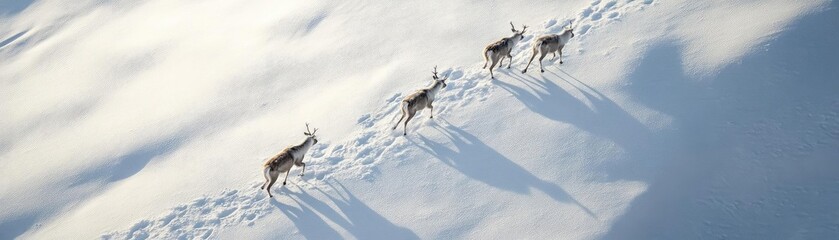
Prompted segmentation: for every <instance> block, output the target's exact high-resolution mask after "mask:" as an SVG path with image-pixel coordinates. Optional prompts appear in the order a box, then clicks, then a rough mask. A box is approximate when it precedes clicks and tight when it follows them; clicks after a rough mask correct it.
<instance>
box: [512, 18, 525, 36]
mask: <svg viewBox="0 0 839 240" xmlns="http://www.w3.org/2000/svg"><path fill="white" fill-rule="evenodd" d="M510 27H512V28H511V29H510V30H511V31H513V37H519V40H522V39H524V31H527V25H521V31H519V30H516V26H515V25H513V22H512V21H511V22H510Z"/></svg>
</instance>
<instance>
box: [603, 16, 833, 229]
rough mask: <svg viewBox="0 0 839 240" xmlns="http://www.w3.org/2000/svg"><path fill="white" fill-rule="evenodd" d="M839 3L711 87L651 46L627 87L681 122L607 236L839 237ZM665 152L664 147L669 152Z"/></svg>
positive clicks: (671, 46)
mask: <svg viewBox="0 0 839 240" xmlns="http://www.w3.org/2000/svg"><path fill="white" fill-rule="evenodd" d="M837 5H839V3H837V2H835V1H834V2H833V3H832V6H831V7H830V9H829V10H827V11H825V12H821V13H819V14H815V15H813V16H806V17H804V18H803V19H802V20H800V21H799V22H797V23H796V24H794V25H793V27H792V28H791V30H789V31H786V32H784V33H783V34H782V35H781V36H779V37H778V38H776V39H774V40H772V41H770V42H769V44H768V45H767V46H771V47H769V48H768V50H767V51H765V52H763V51H761V52H755V53H752V54H751V55H748V56H746V57H745V58H744V59H743V60H742V62H740V63H736V64H731V65H729V66H727V67H726V68H725V69H723V70H722V71H721V72H719V73H718V74H717V75H716V76H714V77H713V79H695V78H694V77H692V76H690V75H686V74H684V73H683V71H682V67H681V66H682V64H681V63H680V62H681V50H680V48H679V46H678V43H675V42H674V43H664V44H662V45H660V46H655V47H653V48H651V49H650V50H649V51H648V52H647V53H646V54H645V57H644V58H643V59H642V61H641V63H640V65H639V66H638V67H637V68H636V69H635V71H634V73H633V74H631V75H630V76H629V81H630V82H631V83H632V85H630V87H629V89H628V91H629V92H630V93H631V94H630V95H631V96H633V97H634V98H635V101H637V102H640V103H642V104H644V105H646V106H648V107H650V108H653V109H656V110H658V111H660V112H663V113H665V114H667V115H670V116H672V117H673V122H674V124H675V125H676V128H675V130H674V131H675V134H671V135H669V136H666V139H665V140H666V141H662V142H669V145H667V146H668V147H669V148H673V149H678V152H679V153H680V154H674V153H672V152H671V153H662V151H663V150H656V151H657V152H654V154H657V155H659V156H658V157H657V158H652V159H638V158H633V159H632V162H633V164H649V163H645V162H648V161H654V162H656V166H657V167H656V168H652V169H650V170H651V171H652V172H655V174H654V175H653V176H649V177H647V178H646V179H643V181H644V182H647V183H648V184H649V186H648V188H647V190H646V191H645V192H644V193H643V194H642V195H640V196H638V197H637V198H636V199H634V200H633V202H632V205H631V206H630V207H629V208H628V209H627V212H626V213H625V214H624V215H623V216H621V217H619V218H618V219H617V220H616V221H615V223H614V224H613V226H612V228H611V229H610V231H609V232H608V233H607V234H606V235H605V236H604V239H680V238H694V239H695V238H713V239H741V238H742V239H828V238H834V237H835V236H837V234H839V227H837V225H836V221H837V219H839V208H837V207H836V203H835V200H836V199H839V172H837V169H839V161H837V160H836V157H837V156H839V148H837V146H839V94H837V90H839V81H837V79H839V68H837V67H836V64H837V60H836V59H837V58H836V56H839V48H837V47H836V43H837V42H839V32H837V31H826V30H825V29H824V27H825V26H837V25H839V11H837V9H838V8H839V6H837ZM662 148H663V147H662Z"/></svg>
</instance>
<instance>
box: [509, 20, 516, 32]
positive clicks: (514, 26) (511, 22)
mask: <svg viewBox="0 0 839 240" xmlns="http://www.w3.org/2000/svg"><path fill="white" fill-rule="evenodd" d="M510 27H512V30H513V32H515V31H516V25H513V21H510Z"/></svg>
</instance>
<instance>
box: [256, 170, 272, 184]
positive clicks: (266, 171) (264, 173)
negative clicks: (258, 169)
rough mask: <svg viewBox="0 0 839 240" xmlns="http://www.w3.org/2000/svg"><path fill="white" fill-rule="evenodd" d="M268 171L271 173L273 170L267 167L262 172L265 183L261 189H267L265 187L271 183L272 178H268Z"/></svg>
mask: <svg viewBox="0 0 839 240" xmlns="http://www.w3.org/2000/svg"><path fill="white" fill-rule="evenodd" d="M268 171H271V169H270V168H268V167H265V169H264V170H262V176H263V177H265V182H264V183H262V186H261V187H259V189H265V186H266V185H268V182H270V181H271V178H270V177H268Z"/></svg>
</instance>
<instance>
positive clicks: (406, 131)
mask: <svg viewBox="0 0 839 240" xmlns="http://www.w3.org/2000/svg"><path fill="white" fill-rule="evenodd" d="M490 71H491V70H490ZM414 114H416V112H414V113H411V112H408V119H405V128H404V130H405V132H404V133H402V136H406V135H408V122H410V121H411V118H414Z"/></svg>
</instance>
